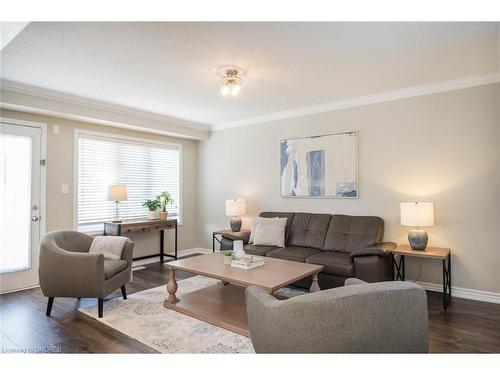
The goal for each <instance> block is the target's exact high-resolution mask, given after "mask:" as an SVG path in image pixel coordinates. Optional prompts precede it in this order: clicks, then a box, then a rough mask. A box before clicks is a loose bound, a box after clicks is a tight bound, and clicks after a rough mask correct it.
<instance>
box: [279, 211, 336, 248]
mask: <svg viewBox="0 0 500 375" xmlns="http://www.w3.org/2000/svg"><path fill="white" fill-rule="evenodd" d="M331 217H332V216H331V215H327V214H306V213H296V214H295V216H294V218H293V221H292V226H291V227H290V233H289V235H288V239H287V243H286V245H287V246H298V247H311V248H314V249H321V248H322V247H323V242H324V241H325V236H326V231H327V230H328V224H329V223H330V219H331Z"/></svg>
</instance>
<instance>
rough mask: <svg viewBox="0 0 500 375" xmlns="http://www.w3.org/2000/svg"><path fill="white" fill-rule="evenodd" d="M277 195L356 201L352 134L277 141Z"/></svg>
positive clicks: (354, 134) (355, 146)
mask: <svg viewBox="0 0 500 375" xmlns="http://www.w3.org/2000/svg"><path fill="white" fill-rule="evenodd" d="M280 178H281V184H280V189H281V196H282V197H285V198H345V199H356V198H359V182H358V133H357V132H356V131H350V132H343V133H335V134H326V135H317V136H310V137H302V138H289V139H283V140H281V141H280Z"/></svg>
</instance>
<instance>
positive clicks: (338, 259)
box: [306, 251, 354, 277]
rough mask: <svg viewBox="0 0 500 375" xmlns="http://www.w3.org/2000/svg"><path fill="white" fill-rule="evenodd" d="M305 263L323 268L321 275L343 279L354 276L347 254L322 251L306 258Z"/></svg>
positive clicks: (351, 263) (352, 265)
mask: <svg viewBox="0 0 500 375" xmlns="http://www.w3.org/2000/svg"><path fill="white" fill-rule="evenodd" d="M306 263H312V264H319V265H321V266H324V268H323V271H322V272H323V273H329V274H331V275H338V276H345V277H350V276H354V264H353V262H352V259H351V257H350V256H349V254H347V253H341V252H338V251H322V252H321V253H316V254H313V255H311V256H309V257H307V259H306Z"/></svg>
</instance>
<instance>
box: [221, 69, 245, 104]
mask: <svg viewBox="0 0 500 375" xmlns="http://www.w3.org/2000/svg"><path fill="white" fill-rule="evenodd" d="M219 75H221V76H222V87H221V94H222V95H223V96H233V97H234V96H237V95H238V94H239V93H240V90H241V84H242V80H241V78H240V77H239V75H241V71H240V70H239V69H237V68H235V67H226V68H223V69H222V70H221V72H220V73H219Z"/></svg>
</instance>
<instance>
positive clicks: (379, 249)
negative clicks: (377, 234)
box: [350, 242, 397, 258]
mask: <svg viewBox="0 0 500 375" xmlns="http://www.w3.org/2000/svg"><path fill="white" fill-rule="evenodd" d="M396 246H397V245H396V244H395V243H394V242H382V243H379V244H377V245H374V246H370V247H367V248H365V249H361V250H354V251H353V252H351V254H350V256H351V258H354V257H361V256H369V255H378V256H387V255H390V254H392V250H394V249H395V248H396Z"/></svg>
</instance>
